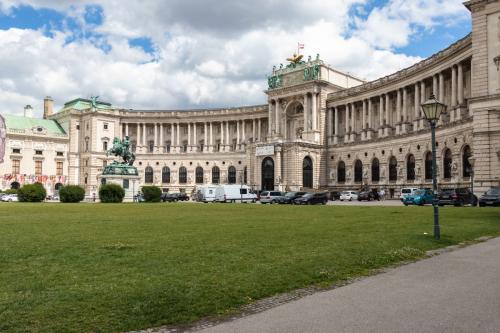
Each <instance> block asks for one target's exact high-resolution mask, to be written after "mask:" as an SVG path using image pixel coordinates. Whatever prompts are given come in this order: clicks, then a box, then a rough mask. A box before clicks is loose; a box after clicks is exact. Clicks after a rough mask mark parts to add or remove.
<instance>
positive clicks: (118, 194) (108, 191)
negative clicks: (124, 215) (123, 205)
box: [99, 184, 125, 203]
mask: <svg viewBox="0 0 500 333" xmlns="http://www.w3.org/2000/svg"><path fill="white" fill-rule="evenodd" d="M124 196H125V190H124V189H123V187H121V186H120V185H116V184H105V185H101V187H100V188H99V199H100V200H101V202H104V203H117V202H122V201H123V197H124Z"/></svg>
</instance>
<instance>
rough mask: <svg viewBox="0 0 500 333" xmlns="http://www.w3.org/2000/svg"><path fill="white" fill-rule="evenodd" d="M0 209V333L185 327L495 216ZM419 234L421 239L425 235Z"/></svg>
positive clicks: (485, 227) (265, 209)
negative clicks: (435, 227)
mask: <svg viewBox="0 0 500 333" xmlns="http://www.w3.org/2000/svg"><path fill="white" fill-rule="evenodd" d="M440 212H441V222H442V235H443V236H442V240H441V241H439V242H438V241H435V240H434V239H433V238H432V208H431V207H346V206H312V207H311V206H305V207H304V206H301V207H297V206H275V205H274V206H264V205H241V204H224V205H223V204H206V205H203V204H119V205H112V204H109V205H104V204H21V203H19V204H18V203H10V204H7V203H3V204H0V332H119V331H127V330H133V329H140V328H147V327H152V326H159V325H164V324H178V323H186V322H189V321H193V320H196V319H199V318H201V317H204V316H211V315H217V314H224V313H227V312H228V311H232V310H234V309H237V308H238V307H240V306H242V305H244V304H247V303H249V302H252V301H253V300H256V299H259V298H263V297H266V296H271V295H274V294H276V293H282V292H286V291H289V290H292V289H296V288H301V287H305V286H309V285H312V284H322V285H328V284H331V283H335V282H338V281H343V280H346V279H350V278H353V277H356V276H361V275H366V274H369V272H370V271H371V270H373V269H374V268H379V267H383V266H387V265H390V264H392V263H395V262H398V261H401V260H407V259H412V258H417V257H421V256H423V255H424V251H426V250H429V249H435V248H439V247H444V246H448V245H452V244H457V243H459V242H463V241H469V240H473V239H475V238H477V237H480V236H483V235H497V236H498V235H500V209H498V208H471V207H465V208H455V207H450V208H444V209H441V210H440ZM424 233H427V235H426V234H424Z"/></svg>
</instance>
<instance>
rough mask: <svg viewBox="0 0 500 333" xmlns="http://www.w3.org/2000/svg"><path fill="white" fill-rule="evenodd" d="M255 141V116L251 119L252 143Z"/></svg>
mask: <svg viewBox="0 0 500 333" xmlns="http://www.w3.org/2000/svg"><path fill="white" fill-rule="evenodd" d="M253 142H255V118H254V119H252V143H253Z"/></svg>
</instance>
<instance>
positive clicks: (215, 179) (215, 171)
mask: <svg viewBox="0 0 500 333" xmlns="http://www.w3.org/2000/svg"><path fill="white" fill-rule="evenodd" d="M219 183H220V169H219V167H216V166H214V167H213V168H212V184H219Z"/></svg>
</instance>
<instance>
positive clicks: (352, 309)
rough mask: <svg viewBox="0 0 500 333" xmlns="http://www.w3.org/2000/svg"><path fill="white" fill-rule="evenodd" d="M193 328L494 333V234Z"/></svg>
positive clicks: (214, 331) (497, 264) (499, 251)
mask: <svg viewBox="0 0 500 333" xmlns="http://www.w3.org/2000/svg"><path fill="white" fill-rule="evenodd" d="M200 332H203V333H229V332H235V333H236V332H238V333H250V332H252V333H257V332H258V333H271V332H272V333H280V332H283V333H285V332H286V333H294V332H297V333H299V332H300V333H304V332H307V333H313V332H318V333H319V332H321V333H325V332H384V333H385V332H500V238H495V239H492V240H489V241H487V242H485V243H480V244H476V245H472V246H469V247H466V248H463V249H459V250H456V251H453V252H448V253H444V254H441V255H439V256H435V257H432V258H430V259H426V260H422V261H419V262H417V263H413V264H409V265H406V266H402V267H399V268H396V269H393V270H390V271H389V272H387V273H383V274H379V275H376V276H372V277H368V278H366V279H363V280H361V281H358V282H355V283H353V284H351V285H347V286H345V287H341V288H338V289H335V290H331V291H326V292H321V293H317V294H314V295H311V296H307V297H304V298H302V299H300V300H297V301H294V302H291V303H288V304H285V305H282V306H279V307H276V308H273V309H270V310H268V311H265V312H262V313H258V314H255V315H251V316H248V317H244V318H241V319H237V320H235V321H232V322H227V323H223V324H221V325H218V326H214V327H211V328H208V329H204V330H202V331H200Z"/></svg>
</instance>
